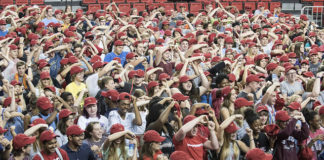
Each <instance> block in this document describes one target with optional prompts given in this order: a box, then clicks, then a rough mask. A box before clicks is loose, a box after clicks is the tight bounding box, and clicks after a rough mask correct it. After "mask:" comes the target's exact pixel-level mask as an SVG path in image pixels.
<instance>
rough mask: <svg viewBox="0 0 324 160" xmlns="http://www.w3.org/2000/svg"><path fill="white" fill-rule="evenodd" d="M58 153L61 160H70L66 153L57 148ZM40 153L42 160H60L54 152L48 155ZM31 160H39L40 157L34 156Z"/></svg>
mask: <svg viewBox="0 0 324 160" xmlns="http://www.w3.org/2000/svg"><path fill="white" fill-rule="evenodd" d="M59 151H60V152H61V155H62V158H63V160H70V159H69V156H68V155H67V153H66V152H65V151H64V150H63V149H61V148H59ZM41 153H42V156H43V158H44V160H60V158H59V156H58V155H57V154H56V152H54V153H52V154H50V155H48V154H45V153H44V151H41ZM33 160H41V157H40V156H39V155H38V154H36V155H35V157H34V158H33Z"/></svg>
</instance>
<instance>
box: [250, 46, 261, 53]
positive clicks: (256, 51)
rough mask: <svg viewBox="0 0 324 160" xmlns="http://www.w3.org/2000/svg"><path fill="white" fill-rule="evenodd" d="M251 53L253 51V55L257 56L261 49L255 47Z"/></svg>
mask: <svg viewBox="0 0 324 160" xmlns="http://www.w3.org/2000/svg"><path fill="white" fill-rule="evenodd" d="M251 51H252V53H254V54H257V53H258V51H259V48H258V47H256V46H254V47H252V48H251Z"/></svg>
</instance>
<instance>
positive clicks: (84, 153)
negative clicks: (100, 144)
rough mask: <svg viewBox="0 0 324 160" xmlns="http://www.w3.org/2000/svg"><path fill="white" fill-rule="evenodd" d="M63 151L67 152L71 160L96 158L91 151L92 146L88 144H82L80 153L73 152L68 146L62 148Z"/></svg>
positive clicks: (91, 159) (93, 159) (92, 159)
mask: <svg viewBox="0 0 324 160" xmlns="http://www.w3.org/2000/svg"><path fill="white" fill-rule="evenodd" d="M61 149H63V150H65V151H66V153H67V155H68V156H69V159H71V160H72V159H77V160H95V159H96V157H95V155H94V153H93V151H92V150H91V148H90V146H89V145H88V144H86V143H82V145H81V146H80V148H79V149H78V151H72V150H71V149H70V148H69V146H68V144H65V145H63V146H62V147H61Z"/></svg>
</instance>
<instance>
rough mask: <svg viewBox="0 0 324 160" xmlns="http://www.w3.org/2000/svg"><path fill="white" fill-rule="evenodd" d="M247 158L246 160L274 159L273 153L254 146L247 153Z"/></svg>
mask: <svg viewBox="0 0 324 160" xmlns="http://www.w3.org/2000/svg"><path fill="white" fill-rule="evenodd" d="M245 158H246V160H272V155H271V154H266V153H264V151H263V150H261V149H259V148H254V149H251V150H249V151H248V152H247V153H246V155H245Z"/></svg>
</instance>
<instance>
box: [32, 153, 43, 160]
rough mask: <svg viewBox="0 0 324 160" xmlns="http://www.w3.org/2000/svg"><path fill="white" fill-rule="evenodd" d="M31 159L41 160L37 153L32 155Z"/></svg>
mask: <svg viewBox="0 0 324 160" xmlns="http://www.w3.org/2000/svg"><path fill="white" fill-rule="evenodd" d="M33 160H41V158H40V157H39V155H38V154H36V155H35V156H34V158H33Z"/></svg>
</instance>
